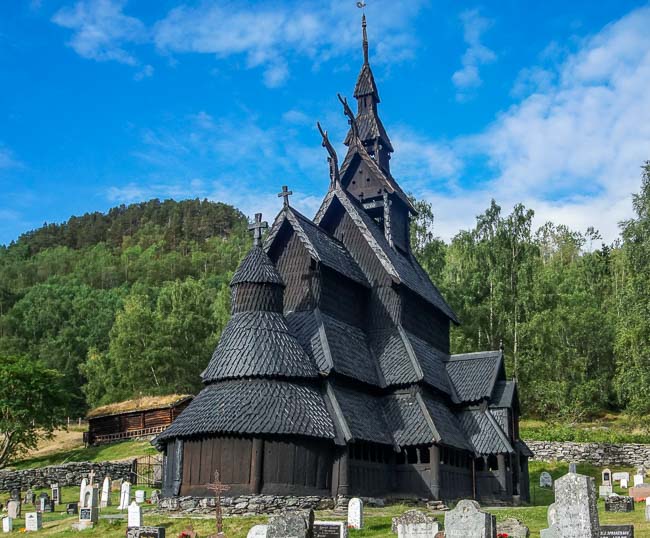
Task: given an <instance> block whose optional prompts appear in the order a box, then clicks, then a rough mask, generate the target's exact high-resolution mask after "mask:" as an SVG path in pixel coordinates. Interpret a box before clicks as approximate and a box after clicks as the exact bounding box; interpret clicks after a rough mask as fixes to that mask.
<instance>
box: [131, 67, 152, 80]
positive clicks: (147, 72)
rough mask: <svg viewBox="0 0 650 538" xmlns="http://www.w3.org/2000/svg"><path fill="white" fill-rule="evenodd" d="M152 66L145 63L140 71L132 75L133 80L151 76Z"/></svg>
mask: <svg viewBox="0 0 650 538" xmlns="http://www.w3.org/2000/svg"><path fill="white" fill-rule="evenodd" d="M153 72H154V68H153V66H152V65H149V64H147V65H145V66H144V67H143V68H142V69H140V71H138V72H137V73H136V74H135V75H133V78H134V79H135V80H144V79H145V78H149V77H152V76H153Z"/></svg>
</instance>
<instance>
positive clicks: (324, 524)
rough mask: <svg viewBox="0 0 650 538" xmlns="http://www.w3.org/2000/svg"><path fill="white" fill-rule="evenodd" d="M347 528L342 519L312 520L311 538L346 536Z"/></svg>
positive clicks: (339, 537) (342, 537) (343, 537)
mask: <svg viewBox="0 0 650 538" xmlns="http://www.w3.org/2000/svg"><path fill="white" fill-rule="evenodd" d="M347 536H348V528H347V526H346V524H345V523H344V522H343V521H314V529H313V532H312V537H313V538H347Z"/></svg>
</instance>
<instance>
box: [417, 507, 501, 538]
mask: <svg viewBox="0 0 650 538" xmlns="http://www.w3.org/2000/svg"><path fill="white" fill-rule="evenodd" d="M480 508H481V506H480V505H479V504H478V503H477V502H476V501H470V500H462V501H460V502H459V503H458V504H457V505H456V507H455V508H454V509H453V510H450V511H449V512H447V513H446V514H445V537H446V538H496V535H497V523H496V518H495V516H493V515H491V514H488V513H486V512H481V510H480ZM415 536H417V534H416V535H415ZM420 536H423V535H420ZM431 536H434V535H431Z"/></svg>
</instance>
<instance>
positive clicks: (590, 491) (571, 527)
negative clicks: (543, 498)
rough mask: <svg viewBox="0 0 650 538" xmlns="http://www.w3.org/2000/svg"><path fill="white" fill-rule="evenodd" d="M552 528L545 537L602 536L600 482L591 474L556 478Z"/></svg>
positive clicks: (551, 512)
mask: <svg viewBox="0 0 650 538" xmlns="http://www.w3.org/2000/svg"><path fill="white" fill-rule="evenodd" d="M548 524H549V528H548V529H544V530H542V534H541V536H542V538H551V537H555V536H558V537H561V538H598V537H599V528H600V524H599V521H598V509H597V507H596V484H595V482H594V479H593V478H591V477H590V476H583V475H580V474H573V473H571V474H567V475H564V476H563V477H561V478H558V479H557V480H556V481H555V502H554V503H553V504H551V506H549V507H548Z"/></svg>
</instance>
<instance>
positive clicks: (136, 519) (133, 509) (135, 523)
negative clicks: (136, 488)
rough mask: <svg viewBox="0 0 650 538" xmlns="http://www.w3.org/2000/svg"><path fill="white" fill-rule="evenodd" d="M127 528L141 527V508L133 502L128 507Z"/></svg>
mask: <svg viewBox="0 0 650 538" xmlns="http://www.w3.org/2000/svg"><path fill="white" fill-rule="evenodd" d="M127 526H128V527H142V508H140V505H139V504H138V503H137V502H136V501H133V502H132V503H131V504H130V505H129V516H128V524H127Z"/></svg>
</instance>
